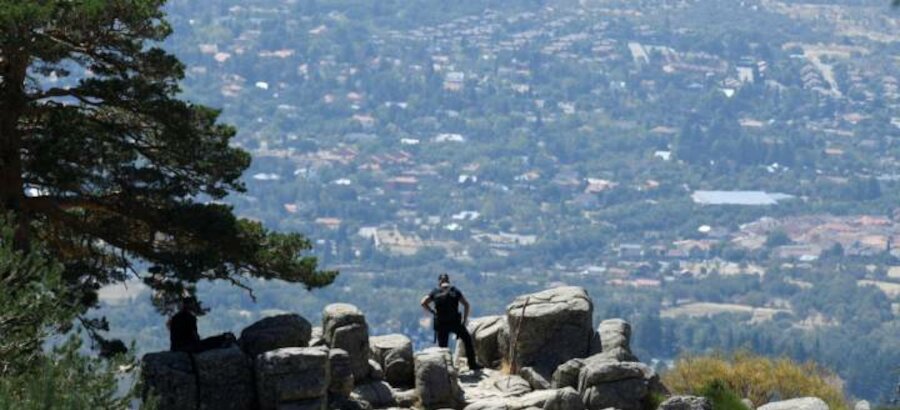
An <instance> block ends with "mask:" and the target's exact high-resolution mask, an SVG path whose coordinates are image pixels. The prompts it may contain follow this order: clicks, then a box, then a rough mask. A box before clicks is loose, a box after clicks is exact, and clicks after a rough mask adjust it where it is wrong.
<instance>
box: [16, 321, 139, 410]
mask: <svg viewBox="0 0 900 410" xmlns="http://www.w3.org/2000/svg"><path fill="white" fill-rule="evenodd" d="M81 348H82V345H81V341H80V339H79V338H78V337H77V336H76V337H72V338H71V339H69V341H68V342H66V343H64V344H63V345H61V346H59V347H57V348H56V349H54V350H53V351H52V352H50V353H47V354H45V355H41V356H40V357H39V358H38V359H37V360H36V361H35V362H34V363H33V364H32V366H31V367H30V368H28V369H26V370H24V371H23V372H20V373H17V374H14V375H9V376H6V377H2V378H0V410H32V409H34V410H38V409H40V410H57V409H58V410H92V409H125V408H129V407H130V403H131V400H132V399H133V398H134V397H133V394H132V392H133V391H134V389H130V390H129V391H128V392H126V393H125V394H122V393H121V392H120V391H119V383H120V382H121V381H124V380H125V379H127V378H131V377H133V374H132V371H133V369H135V368H136V367H135V363H134V360H133V359H131V358H128V357H117V358H115V359H113V360H110V361H104V360H102V359H96V358H91V357H88V356H84V355H82V354H81V352H80V350H81Z"/></svg>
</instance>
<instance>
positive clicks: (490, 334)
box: [456, 315, 506, 368]
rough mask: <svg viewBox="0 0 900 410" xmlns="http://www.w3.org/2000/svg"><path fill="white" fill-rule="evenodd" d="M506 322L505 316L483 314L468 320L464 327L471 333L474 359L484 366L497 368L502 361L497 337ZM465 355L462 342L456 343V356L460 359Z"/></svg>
mask: <svg viewBox="0 0 900 410" xmlns="http://www.w3.org/2000/svg"><path fill="white" fill-rule="evenodd" d="M505 324H506V317H505V316H501V315H497V316H484V317H479V318H474V319H471V320H469V322H468V323H467V324H466V329H468V330H469V334H470V335H472V345H473V347H474V348H475V359H476V360H477V361H478V364H480V365H482V366H484V367H490V368H497V367H499V366H500V362H501V361H502V355H501V354H500V345H499V337H500V334H501V333H502V331H503V326H504V325H505ZM465 357H466V348H465V345H464V344H463V343H457V344H456V358H457V360H462V359H463V358H465Z"/></svg>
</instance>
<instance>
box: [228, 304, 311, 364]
mask: <svg viewBox="0 0 900 410" xmlns="http://www.w3.org/2000/svg"><path fill="white" fill-rule="evenodd" d="M311 337H312V324H310V323H309V321H308V320H306V319H304V318H303V317H302V316H300V315H297V314H285V315H278V316H271V317H267V318H265V319H262V320H260V321H258V322H256V323H254V324H252V325H250V326H248V327H247V328H246V329H244V330H243V331H242V332H241V339H240V345H241V348H243V349H244V351H245V352H247V354H248V355H250V357H251V358H256V356H258V355H259V354H260V353H265V352H268V351H272V350H275V349H280V348H283V347H307V346H309V340H310V338H311Z"/></svg>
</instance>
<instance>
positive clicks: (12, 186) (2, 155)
mask: <svg viewBox="0 0 900 410" xmlns="http://www.w3.org/2000/svg"><path fill="white" fill-rule="evenodd" d="M6 50H7V48H5V47H4V51H6ZM5 57H6V58H7V61H6V62H5V64H3V66H2V68H3V72H2V73H0V74H2V76H3V79H2V83H0V204H2V206H3V209H4V210H5V211H12V212H14V213H15V217H16V222H17V225H18V226H17V227H16V232H15V237H14V238H15V247H16V248H17V249H21V250H27V249H28V247H29V232H28V223H29V222H28V221H29V215H28V210H27V209H25V208H24V202H25V186H24V183H23V178H22V171H23V170H22V135H21V130H20V129H19V120H20V118H21V117H22V115H23V113H24V112H25V109H26V107H27V104H28V100H27V96H26V95H25V79H26V75H27V74H26V73H27V70H28V65H29V58H28V55H27V53H25V52H21V51H20V52H14V53H11V54H10V55H7V56H5Z"/></svg>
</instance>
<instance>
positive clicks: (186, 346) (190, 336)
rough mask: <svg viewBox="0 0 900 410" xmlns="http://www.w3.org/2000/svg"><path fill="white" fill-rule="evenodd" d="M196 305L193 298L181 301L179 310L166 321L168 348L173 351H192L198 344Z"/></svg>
mask: <svg viewBox="0 0 900 410" xmlns="http://www.w3.org/2000/svg"><path fill="white" fill-rule="evenodd" d="M196 306H197V302H196V300H194V299H193V298H185V299H184V300H182V301H181V310H179V311H178V313H176V314H175V315H174V316H172V318H171V319H169V321H168V322H167V323H166V325H167V326H168V327H169V350H171V351H173V352H188V353H191V352H194V351H195V350H197V349H198V348H199V346H200V334H199V333H197V316H196V315H195V314H194V311H195V310H196V309H195V307H196Z"/></svg>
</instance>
